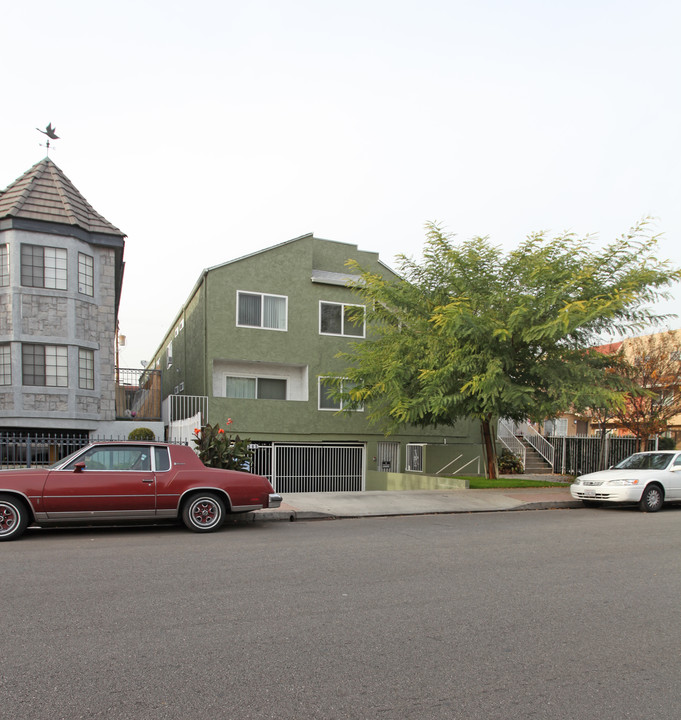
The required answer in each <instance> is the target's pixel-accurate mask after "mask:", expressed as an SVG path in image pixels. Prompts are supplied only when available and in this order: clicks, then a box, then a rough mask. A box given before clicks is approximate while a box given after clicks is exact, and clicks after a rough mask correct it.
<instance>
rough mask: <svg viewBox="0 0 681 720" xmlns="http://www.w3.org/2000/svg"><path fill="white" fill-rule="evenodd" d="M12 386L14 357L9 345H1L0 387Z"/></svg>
mask: <svg viewBox="0 0 681 720" xmlns="http://www.w3.org/2000/svg"><path fill="white" fill-rule="evenodd" d="M11 384H12V356H11V353H10V346H9V345H8V344H4V345H0V385H11Z"/></svg>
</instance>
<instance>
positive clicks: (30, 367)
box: [21, 343, 69, 387]
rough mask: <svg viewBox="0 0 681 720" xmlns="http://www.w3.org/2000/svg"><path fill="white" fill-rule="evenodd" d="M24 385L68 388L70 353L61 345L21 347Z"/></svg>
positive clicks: (29, 345) (26, 345) (26, 344)
mask: <svg viewBox="0 0 681 720" xmlns="http://www.w3.org/2000/svg"><path fill="white" fill-rule="evenodd" d="M21 360H22V371H23V378H22V381H23V384H24V385H41V386H46V387H68V384H69V383H68V351H67V348H65V347H62V346H61V345H31V344H28V343H25V344H24V345H22V347H21Z"/></svg>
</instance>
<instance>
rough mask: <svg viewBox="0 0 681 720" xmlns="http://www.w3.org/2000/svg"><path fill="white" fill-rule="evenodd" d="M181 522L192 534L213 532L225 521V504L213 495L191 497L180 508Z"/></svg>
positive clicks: (207, 493)
mask: <svg viewBox="0 0 681 720" xmlns="http://www.w3.org/2000/svg"><path fill="white" fill-rule="evenodd" d="M182 521H183V522H184V524H185V525H186V526H187V528H188V529H189V530H191V531H192V532H213V531H215V530H218V529H219V528H220V527H222V524H223V523H224V521H225V503H224V502H223V501H222V499H221V498H220V497H219V496H218V495H216V494H215V493H210V492H206V493H197V494H196V495H192V496H191V497H190V498H189V500H187V502H185V504H184V507H183V508H182Z"/></svg>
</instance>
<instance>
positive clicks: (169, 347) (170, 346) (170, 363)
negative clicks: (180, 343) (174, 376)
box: [166, 340, 173, 367]
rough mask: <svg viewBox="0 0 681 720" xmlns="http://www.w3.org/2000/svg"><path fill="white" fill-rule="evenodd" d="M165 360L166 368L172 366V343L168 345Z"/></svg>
mask: <svg viewBox="0 0 681 720" xmlns="http://www.w3.org/2000/svg"><path fill="white" fill-rule="evenodd" d="M166 359H167V360H168V367H172V366H173V341H172V340H171V341H170V342H169V343H168V351H167V352H166Z"/></svg>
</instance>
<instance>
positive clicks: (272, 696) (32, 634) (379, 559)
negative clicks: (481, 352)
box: [0, 507, 681, 720]
mask: <svg viewBox="0 0 681 720" xmlns="http://www.w3.org/2000/svg"><path fill="white" fill-rule="evenodd" d="M680 546H681V508H678V507H671V508H667V509H665V510H664V511H662V512H660V513H657V514H651V515H648V514H643V513H639V512H637V511H636V510H635V509H633V508H611V509H607V510H596V511H594V510H586V509H562V510H534V511H527V512H511V513H508V512H506V513H470V514H454V515H449V514H448V515H428V516H407V517H405V516H400V517H381V518H361V519H341V520H334V521H315V522H311V521H310V522H292V523H291V522H269V523H267V522H263V523H251V524H242V525H232V526H229V527H226V528H225V529H223V530H222V531H220V532H218V533H215V534H212V535H203V536H202V535H194V534H191V533H188V532H186V531H185V530H183V529H182V528H178V527H172V526H170V527H136V528H123V529H97V530H92V529H71V530H30V531H29V532H28V533H27V535H26V537H25V538H24V539H22V540H20V541H18V542H13V543H5V544H3V545H2V546H1V547H0V558H1V563H2V584H1V585H0V602H1V607H2V618H3V620H2V625H3V634H2V638H3V640H2V653H0V715H1V716H2V717H3V718H4V717H7V718H17V719H19V720H23V719H24V718H26V719H27V720H28V719H29V718H31V719H36V720H42V719H45V720H47V719H48V718H49V720H59V719H60V718H65V719H68V720H75V719H77V718H108V719H111V720H118V719H119V718H149V719H156V718H165V719H168V720H173V719H174V718H185V717H187V716H189V717H200V716H210V717H217V718H230V719H235V720H236V719H241V718H286V719H288V718H291V719H293V718H296V719H299V718H324V719H326V718H328V719H335V718H339V719H340V718H352V719H365V718H366V719H369V718H371V720H375V719H376V718H395V719H396V720H397V719H408V720H411V719H412V718H413V719H414V720H416V719H417V718H418V719H422V718H426V719H430V718H433V719H437V720H439V719H441V718H442V719H443V720H444V719H445V718H446V719H447V720H452V719H454V720H457V719H459V720H464V719H466V720H468V719H469V718H470V719H471V720H472V719H473V718H475V719H476V720H478V719H480V718H484V719H496V718H499V719H500V720H501V719H502V718H503V719H504V720H508V719H509V718H551V719H552V720H568V719H569V720H580V719H582V718H583V719H584V720H587V719H589V720H591V719H592V718H599V720H610V719H612V720H621V719H622V718H635V719H636V720H641V719H644V718H655V719H656V720H666V719H667V718H669V719H670V720H671V719H672V718H673V719H674V720H676V719H677V718H678V717H681V688H680V687H679V682H678V675H679V648H680V647H681V628H680V627H679V623H678V622H677V621H676V620H677V617H678V609H679V597H681V554H680V553H679V547H680Z"/></svg>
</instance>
